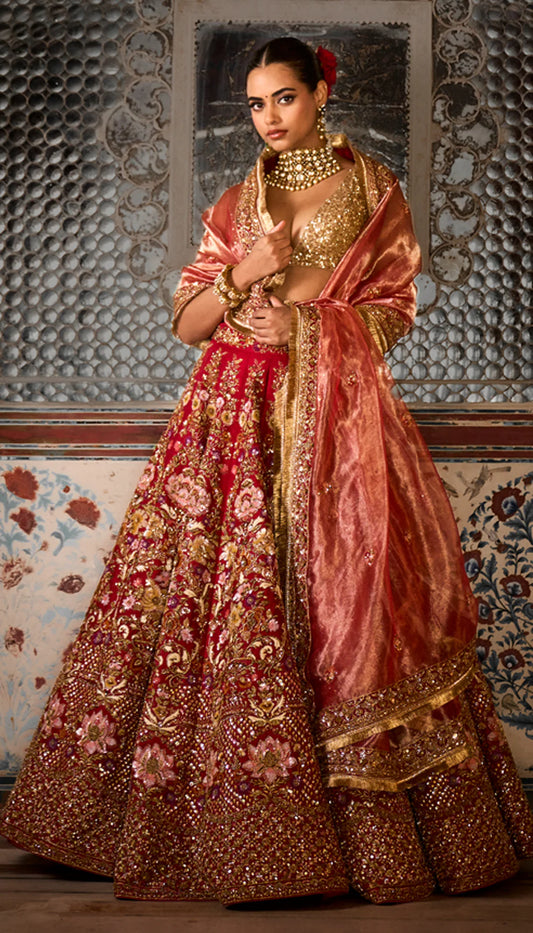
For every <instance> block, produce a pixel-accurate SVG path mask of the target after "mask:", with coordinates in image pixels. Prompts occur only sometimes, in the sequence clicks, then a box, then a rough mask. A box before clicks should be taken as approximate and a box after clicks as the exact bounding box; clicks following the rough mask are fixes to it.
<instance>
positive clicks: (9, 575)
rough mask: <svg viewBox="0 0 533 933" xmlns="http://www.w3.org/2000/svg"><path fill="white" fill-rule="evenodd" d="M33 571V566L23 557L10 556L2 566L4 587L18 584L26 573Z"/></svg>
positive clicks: (1, 575) (1, 572)
mask: <svg viewBox="0 0 533 933" xmlns="http://www.w3.org/2000/svg"><path fill="white" fill-rule="evenodd" d="M32 571H33V567H31V566H30V564H28V563H27V562H26V561H25V560H24V558H23V557H10V558H9V559H8V560H6V561H4V563H3V564H2V565H1V566H0V580H1V581H2V585H3V587H4V589H6V590H10V589H12V587H14V586H18V585H19V583H20V581H21V580H22V578H23V577H24V575H25V574H27V573H32Z"/></svg>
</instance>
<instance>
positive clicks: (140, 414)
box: [0, 405, 533, 461]
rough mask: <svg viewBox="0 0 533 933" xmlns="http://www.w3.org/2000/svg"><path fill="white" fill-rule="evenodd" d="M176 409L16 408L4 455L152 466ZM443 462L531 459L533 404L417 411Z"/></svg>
mask: <svg viewBox="0 0 533 933" xmlns="http://www.w3.org/2000/svg"><path fill="white" fill-rule="evenodd" d="M172 410H173V408H172V407H171V406H169V407H168V408H161V407H155V406H154V407H149V408H145V409H141V408H137V409H130V408H128V409H124V408H120V407H116V406H115V407H113V408H105V409H102V408H98V409H88V408H76V409H74V408H65V409H58V408H54V409H42V408H30V407H28V408H24V409H23V408H12V409H9V410H4V411H0V455H1V456H3V457H7V458H21V457H22V458H31V457H43V456H44V457H50V458H56V457H61V458H65V457H66V458H73V459H76V458H83V457H85V458H88V459H91V458H98V459H102V458H103V459H122V458H126V459H128V460H131V459H139V460H144V459H146V458H147V457H149V456H150V454H151V453H152V450H153V448H154V446H155V445H156V444H157V442H158V441H159V439H160V437H161V435H162V433H163V431H164V429H165V426H166V424H167V422H168V419H169V417H170V415H171V413H172ZM410 411H411V413H412V414H413V416H414V418H415V420H416V422H417V424H418V426H419V428H420V430H421V433H422V436H423V438H424V440H425V442H426V444H427V445H428V447H429V450H430V451H431V454H432V455H433V457H434V459H436V460H516V461H520V460H531V458H532V455H533V405H531V406H523V407H520V408H513V407H511V406H502V407H495V406H492V405H491V406H486V407H479V408H477V407H472V406H450V405H442V406H427V405H422V406H419V407H417V406H411V407H410Z"/></svg>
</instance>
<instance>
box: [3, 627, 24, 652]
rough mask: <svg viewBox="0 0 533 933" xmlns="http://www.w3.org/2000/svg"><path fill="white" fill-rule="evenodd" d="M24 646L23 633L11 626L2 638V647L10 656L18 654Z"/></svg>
mask: <svg viewBox="0 0 533 933" xmlns="http://www.w3.org/2000/svg"><path fill="white" fill-rule="evenodd" d="M23 644H24V632H23V631H22V629H21V628H15V627H14V626H13V625H11V626H10V627H9V628H8V630H7V632H6V634H5V636H4V647H5V649H6V651H9V653H10V654H14V655H17V654H20V652H21V651H22V646H23Z"/></svg>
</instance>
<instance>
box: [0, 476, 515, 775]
mask: <svg viewBox="0 0 533 933" xmlns="http://www.w3.org/2000/svg"><path fill="white" fill-rule="evenodd" d="M143 465H144V464H143V463H141V462H139V461H138V460H134V459H132V460H127V459H121V460H120V461H118V460H116V461H113V460H107V461H105V460H48V461H45V460H37V459H31V460H21V461H15V460H9V461H6V462H5V464H4V466H3V468H2V467H0V780H2V779H3V780H4V782H5V783H6V784H7V785H9V784H10V783H11V782H12V780H13V778H14V776H15V775H16V773H17V770H18V768H19V766H20V762H21V759H22V756H23V754H24V750H25V748H26V746H27V744H28V742H29V740H30V737H31V735H32V733H33V730H34V729H35V727H36V725H37V721H38V719H39V717H40V715H41V712H42V709H43V707H44V704H45V701H46V699H47V696H48V693H49V691H50V689H51V687H52V684H53V682H54V680H55V677H56V675H57V673H58V671H59V667H60V665H61V662H62V659H63V658H64V657H65V655H66V653H67V652H68V651H69V648H70V645H71V643H72V641H73V639H74V637H75V635H76V632H77V630H78V627H79V625H80V622H81V620H82V619H83V616H84V613H85V611H86V608H87V606H88V604H89V600H90V598H91V595H92V593H93V590H94V588H95V586H96V583H97V581H98V578H99V576H100V574H101V572H102V570H103V567H104V563H105V560H106V556H107V554H108V553H109V552H110V550H111V548H112V547H113V542H114V539H115V537H116V534H117V531H118V528H119V525H120V522H121V520H122V516H123V514H124V511H125V509H126V505H127V503H128V501H129V499H130V497H131V494H132V492H133V489H134V487H135V484H136V482H137V481H138V478H139V475H140V473H141V472H142V468H143ZM438 468H439V472H440V474H441V476H442V479H443V480H444V483H445V486H446V489H447V491H448V495H449V496H450V500H451V503H452V506H453V508H454V512H455V515H456V519H457V522H458V526H459V530H460V535H461V542H462V546H463V550H464V556H465V567H466V572H467V574H468V577H469V579H470V582H471V585H472V589H473V592H474V595H475V596H476V599H477V603H478V613H479V629H478V637H477V646H478V652H479V655H480V658H481V660H482V663H483V667H484V670H485V673H486V674H487V676H488V678H489V681H490V683H491V685H492V688H493V691H494V697H495V700H496V705H497V709H498V713H499V715H500V717H501V718H502V720H503V722H504V726H505V729H506V732H507V735H508V738H509V740H510V742H511V745H512V748H513V752H514V755H515V757H516V759H517V761H518V765H519V768H520V772H521V774H522V776H523V777H524V778H525V779H527V780H529V781H533V464H512V463H505V462H504V463H497V462H496V463H491V464H487V463H484V464H482V463H475V462H462V463H461V462H449V463H440V464H438ZM148 476H149V474H147V477H148ZM186 493H187V490H186V489H180V490H176V494H177V495H186ZM246 507H247V502H245V501H244V500H243V503H242V508H246ZM60 712H61V711H60V710H56V711H55V714H57V716H60ZM88 715H89V711H88ZM93 715H96V714H94V711H93ZM96 727H98V728H96ZM81 729H82V730H84V734H85V733H86V735H87V742H90V741H92V740H91V738H90V736H94V735H96V733H98V735H100V737H101V740H102V741H105V742H107V743H108V744H109V745H111V743H112V742H113V740H114V739H113V732H112V729H111V727H109V728H108V727H107V726H106V724H105V723H103V722H93V721H91V720H90V719H87V721H84V722H83V723H82V725H81ZM50 730H51V731H50V741H53V740H54V739H53V731H54V730H53V723H51V727H50ZM81 737H82V736H80V738H81ZM88 752H89V750H88ZM161 754H162V755H163V752H161ZM137 766H138V768H139V773H141V771H142V768H143V761H142V760H141V759H139V761H138V763H137ZM164 767H165V762H164V760H163V758H161V768H163V769H164ZM250 767H253V762H252V763H251V765H250Z"/></svg>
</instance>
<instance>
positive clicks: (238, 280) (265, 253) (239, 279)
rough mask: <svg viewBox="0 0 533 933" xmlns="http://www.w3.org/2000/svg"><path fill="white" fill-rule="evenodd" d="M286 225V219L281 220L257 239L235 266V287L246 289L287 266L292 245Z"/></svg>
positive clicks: (232, 276) (233, 272)
mask: <svg viewBox="0 0 533 933" xmlns="http://www.w3.org/2000/svg"><path fill="white" fill-rule="evenodd" d="M285 227H286V221H284V220H280V222H279V224H276V226H275V227H273V228H272V230H271V231H270V233H267V234H266V236H262V237H260V238H259V239H258V240H256V242H255V243H254V245H253V246H252V249H251V250H250V252H249V253H248V255H247V256H246V257H245V258H244V259H243V260H242V262H240V263H239V264H238V265H237V266H235V267H234V268H233V270H232V273H231V278H232V280H233V284H234V285H235V288H237V289H238V290H239V291H245V290H246V289H247V288H249V287H250V285H253V284H254V282H258V281H259V279H264V278H265V276H267V275H274V274H275V273H276V272H282V271H283V269H286V268H287V266H288V265H289V262H290V258H291V255H292V246H291V241H290V240H289V237H288V236H287V234H286V233H284V229H285Z"/></svg>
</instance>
